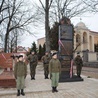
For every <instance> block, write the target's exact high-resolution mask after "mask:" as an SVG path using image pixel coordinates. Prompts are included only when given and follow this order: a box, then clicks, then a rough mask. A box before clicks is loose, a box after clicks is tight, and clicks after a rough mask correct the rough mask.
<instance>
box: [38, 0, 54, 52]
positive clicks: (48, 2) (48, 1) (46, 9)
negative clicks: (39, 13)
mask: <svg viewBox="0 0 98 98" xmlns="http://www.w3.org/2000/svg"><path fill="white" fill-rule="evenodd" d="M39 2H40V3H41V5H42V7H43V9H44V12H45V35H46V51H50V40H49V9H50V7H51V4H52V2H53V0H45V5H44V4H43V2H42V0H39Z"/></svg>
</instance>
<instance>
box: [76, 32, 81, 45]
mask: <svg viewBox="0 0 98 98" xmlns="http://www.w3.org/2000/svg"><path fill="white" fill-rule="evenodd" d="M76 43H80V35H79V34H77V35H76Z"/></svg>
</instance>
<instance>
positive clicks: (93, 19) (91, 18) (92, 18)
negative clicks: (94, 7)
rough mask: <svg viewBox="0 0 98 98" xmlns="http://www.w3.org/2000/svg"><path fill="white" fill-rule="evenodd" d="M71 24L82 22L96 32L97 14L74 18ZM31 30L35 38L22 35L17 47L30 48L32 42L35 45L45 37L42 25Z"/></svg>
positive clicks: (97, 28) (97, 26)
mask: <svg viewBox="0 0 98 98" xmlns="http://www.w3.org/2000/svg"><path fill="white" fill-rule="evenodd" d="M80 18H81V20H80ZM71 22H72V23H73V24H74V26H75V25H76V24H77V23H79V22H84V23H85V25H86V26H87V27H88V29H90V30H92V31H96V32H98V13H97V14H92V13H89V14H85V15H82V16H81V17H74V18H72V19H71ZM32 27H33V26H32ZM32 30H33V32H35V33H36V34H35V35H36V36H33V35H32V36H31V35H29V34H26V35H23V36H22V37H21V39H22V41H21V43H19V44H18V45H21V46H23V47H31V45H32V43H33V42H34V41H35V42H36V43H37V39H39V38H42V37H45V30H44V25H43V27H38V28H36V29H35V28H32Z"/></svg>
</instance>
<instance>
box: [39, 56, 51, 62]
mask: <svg viewBox="0 0 98 98" xmlns="http://www.w3.org/2000/svg"><path fill="white" fill-rule="evenodd" d="M41 60H42V62H43V64H49V61H50V60H51V58H50V57H49V56H47V55H44V56H43V57H42V59H41Z"/></svg>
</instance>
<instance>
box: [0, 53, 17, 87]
mask: <svg viewBox="0 0 98 98" xmlns="http://www.w3.org/2000/svg"><path fill="white" fill-rule="evenodd" d="M11 55H12V53H1V54H0V67H1V68H2V69H4V70H3V72H2V73H1V74H0V87H15V86H16V81H15V78H14V75H13V59H12V58H11Z"/></svg>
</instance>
